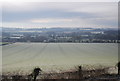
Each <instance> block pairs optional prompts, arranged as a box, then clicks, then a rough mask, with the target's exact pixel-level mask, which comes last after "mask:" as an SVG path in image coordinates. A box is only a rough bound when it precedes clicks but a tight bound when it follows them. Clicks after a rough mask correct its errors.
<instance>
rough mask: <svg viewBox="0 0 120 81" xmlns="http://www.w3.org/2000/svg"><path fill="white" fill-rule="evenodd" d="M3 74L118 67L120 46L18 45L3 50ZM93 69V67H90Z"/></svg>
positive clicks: (5, 47)
mask: <svg viewBox="0 0 120 81" xmlns="http://www.w3.org/2000/svg"><path fill="white" fill-rule="evenodd" d="M2 54H3V56H2V57H3V62H2V63H3V73H4V72H17V71H21V73H27V72H30V71H31V70H32V69H33V68H34V67H40V68H41V69H42V70H43V71H45V72H51V71H52V72H60V71H67V70H73V69H74V68H75V66H78V65H84V66H86V65H91V66H92V65H96V66H99V65H103V66H115V64H116V63H117V61H118V45H117V44H114V43H99V44H98V43H14V44H9V45H4V46H2ZM88 67H89V66H88Z"/></svg>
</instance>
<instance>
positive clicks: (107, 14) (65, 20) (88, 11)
mask: <svg viewBox="0 0 120 81" xmlns="http://www.w3.org/2000/svg"><path fill="white" fill-rule="evenodd" d="M117 21H118V3H117V2H98V3H97V2H31V3H28V2H26V3H4V4H3V7H2V23H3V24H2V25H3V27H17V28H18V27H22V28H45V27H46V28H51V27H100V28H101V27H102V28H107V27H108V28H110V27H116V28H117V27H118V26H117V25H118V23H117Z"/></svg>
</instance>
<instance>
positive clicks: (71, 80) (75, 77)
mask: <svg viewBox="0 0 120 81" xmlns="http://www.w3.org/2000/svg"><path fill="white" fill-rule="evenodd" d="M108 70H109V68H108V67H107V68H97V69H90V70H79V69H77V68H76V70H74V71H66V72H60V73H54V72H51V73H42V74H40V75H39V76H38V77H37V81H66V80H68V81H119V80H118V78H120V76H118V75H117V74H110V73H108ZM2 78H3V79H2V81H30V80H29V79H28V75H22V74H21V75H19V74H15V75H13V74H10V73H9V74H3V76H2Z"/></svg>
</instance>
